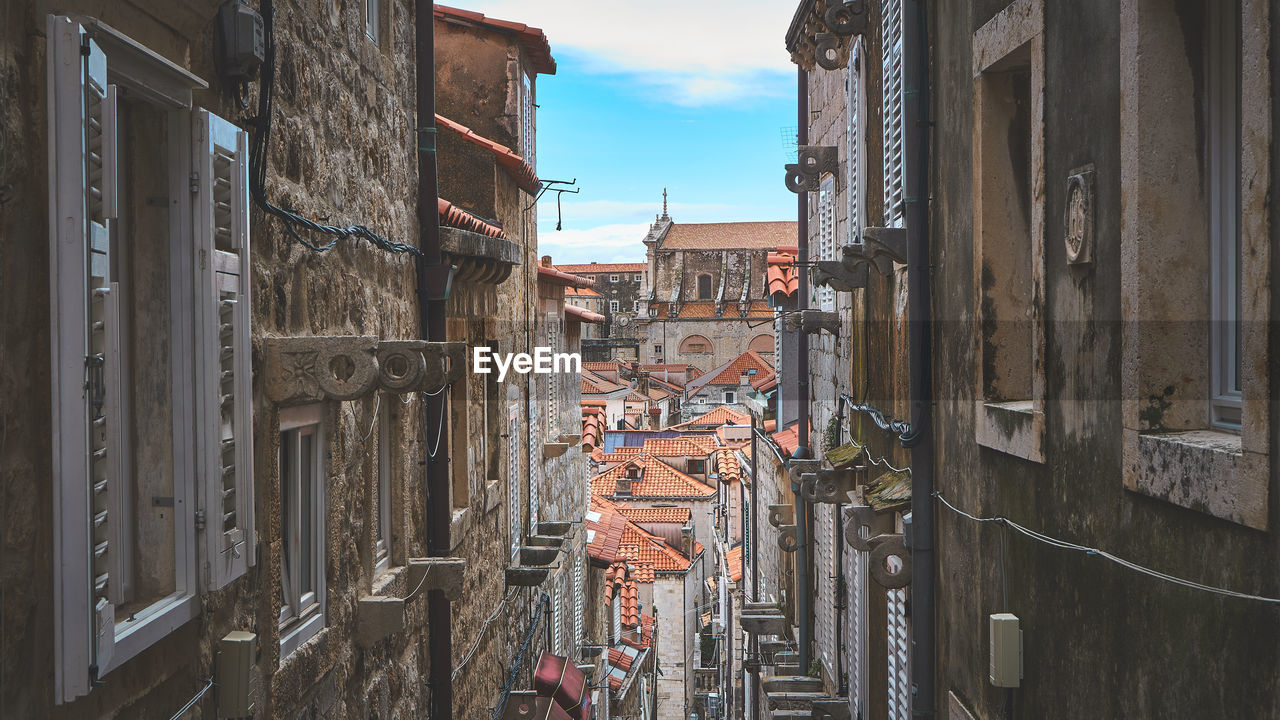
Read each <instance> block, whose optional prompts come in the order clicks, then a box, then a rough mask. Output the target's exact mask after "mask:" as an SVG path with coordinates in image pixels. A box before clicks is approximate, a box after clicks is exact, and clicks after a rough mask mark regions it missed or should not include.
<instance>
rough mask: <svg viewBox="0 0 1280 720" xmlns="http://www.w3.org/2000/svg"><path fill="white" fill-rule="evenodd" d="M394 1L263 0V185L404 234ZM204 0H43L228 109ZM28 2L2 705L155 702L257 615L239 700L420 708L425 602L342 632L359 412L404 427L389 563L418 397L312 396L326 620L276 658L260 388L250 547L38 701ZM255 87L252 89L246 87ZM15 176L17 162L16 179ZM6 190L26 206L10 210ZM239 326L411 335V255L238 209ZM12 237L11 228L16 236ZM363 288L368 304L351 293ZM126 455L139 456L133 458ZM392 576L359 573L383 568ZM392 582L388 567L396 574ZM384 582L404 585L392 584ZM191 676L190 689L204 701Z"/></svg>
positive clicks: (409, 500) (122, 710)
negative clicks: (133, 646) (227, 575)
mask: <svg viewBox="0 0 1280 720" xmlns="http://www.w3.org/2000/svg"><path fill="white" fill-rule="evenodd" d="M411 7H412V6H411V4H409V3H407V2H387V3H385V12H387V13H388V14H389V18H388V22H386V23H384V25H383V27H384V29H385V30H386V32H385V33H384V40H383V44H382V45H381V47H379V46H377V45H374V44H373V43H372V42H371V41H369V40H368V39H367V38H366V37H365V36H364V34H363V31H362V30H363V22H362V20H361V18H360V9H359V7H358V6H357V5H355V4H352V3H340V4H337V5H333V4H329V3H319V2H311V1H310V0H305V1H302V2H279V3H277V7H276V42H277V50H278V55H277V68H276V73H277V90H276V98H275V106H276V111H275V116H274V117H273V142H272V146H271V147H270V152H269V161H270V166H271V170H270V173H269V175H268V187H267V192H268V194H269V195H270V196H271V197H272V198H273V199H274V200H276V201H277V202H279V203H280V204H282V205H285V206H288V207H291V208H294V209H296V210H298V211H299V212H301V213H304V214H308V215H311V216H313V217H327V218H329V220H330V222H335V223H342V224H345V223H355V222H360V223H365V224H367V225H368V226H369V227H371V228H372V229H374V230H375V231H377V232H380V233H382V234H384V235H386V236H388V237H390V238H392V239H393V240H397V241H400V242H408V243H411V244H412V243H414V242H415V239H414V238H415V237H416V234H417V228H416V216H415V212H414V202H415V193H416V173H415V160H416V159H415V156H414V153H413V147H414V144H413V139H412V127H413V111H414V100H413V92H412V91H413V72H414V68H413V64H412V56H411V55H410V54H407V53H403V52H400V53H393V52H391V48H405V47H412V42H413V40H412V35H411V32H412V30H411V29H412V25H413V23H412V15H411ZM216 8H217V3H214V2H190V3H182V4H170V3H159V2H151V3H147V2H144V3H133V4H108V5H103V4H101V3H82V2H74V1H73V2H70V3H62V4H60V5H58V6H57V7H56V10H57V11H58V12H62V13H83V14H85V15H91V16H94V17H97V18H99V19H101V20H102V21H104V22H106V23H107V24H109V25H111V26H112V27H114V28H116V29H117V30H119V31H120V32H123V33H125V34H127V35H129V36H130V37H132V38H133V39H135V40H137V41H138V42H140V43H141V44H143V45H145V46H147V47H148V48H150V49H152V50H153V51H155V52H157V53H159V54H160V55H163V56H164V57H166V58H168V59H169V60H171V61H173V62H174V63H176V64H178V65H179V66H182V67H185V68H187V69H189V70H190V71H191V72H193V73H194V74H196V75H198V76H200V77H202V78H204V79H205V80H207V81H209V83H210V86H211V89H210V90H209V91H207V92H197V93H196V94H195V104H196V105H197V106H201V107H205V108H208V109H210V110H211V111H213V112H215V113H217V114H218V115H221V116H222V117H224V118H227V119H230V120H232V121H239V118H240V117H241V116H242V113H241V112H240V111H239V110H238V109H237V108H236V107H235V106H234V103H232V102H231V101H230V100H229V99H228V96H227V95H226V94H225V92H224V91H225V88H224V87H223V86H222V84H221V83H220V82H219V80H218V78H217V74H216V72H215V71H214V68H213V61H212V54H211V48H210V42H211V40H212V33H211V28H212V21H213V15H214V13H215V11H216ZM54 10H55V8H54V6H53V5H51V4H50V3H45V2H36V3H33V4H29V5H22V6H16V5H15V6H11V7H7V8H6V9H5V12H6V13H7V16H6V17H4V18H3V19H2V20H3V22H2V23H0V24H3V25H4V27H5V29H4V31H3V32H4V33H5V36H6V41H5V42H4V43H3V50H2V51H0V53H2V54H0V78H3V83H4V88H5V96H6V97H7V98H10V99H12V100H15V102H10V103H5V107H4V109H3V110H0V124H2V125H3V129H4V132H3V133H0V136H3V138H4V153H3V155H4V157H5V160H4V161H3V166H2V167H0V186H10V185H11V186H12V195H11V196H10V195H9V193H8V191H6V193H5V197H4V198H2V199H3V200H5V201H4V202H2V203H0V272H2V273H3V274H2V275H0V285H2V286H3V288H4V293H3V296H2V299H0V303H3V304H4V308H5V311H4V313H3V315H4V317H5V321H4V323H3V325H2V326H0V333H2V337H3V345H4V347H5V348H6V349H7V350H9V351H10V352H7V353H6V358H7V359H9V362H8V363H7V364H6V368H5V372H4V375H3V377H2V378H0V391H2V393H3V396H4V397H5V402H4V403H3V410H0V413H2V415H3V426H4V430H3V431H2V432H0V435H2V436H3V437H4V440H3V441H2V442H0V457H2V462H0V467H3V470H2V471H0V472H2V473H3V476H4V479H3V482H4V487H5V488H6V500H5V503H4V506H3V508H2V509H0V516H2V517H3V525H4V527H5V528H6V531H5V547H6V549H5V552H4V555H3V565H2V570H0V584H3V586H4V587H5V588H6V590H5V593H4V601H3V603H4V604H3V608H2V609H0V610H2V612H3V616H2V617H0V632H2V633H3V636H4V638H5V642H4V647H3V649H2V653H3V657H2V658H0V662H2V663H3V664H2V665H0V707H4V708H5V713H6V714H10V713H11V714H13V715H14V716H15V717H76V718H79V717H97V716H114V715H117V714H118V715H123V716H130V717H168V716H169V715H171V714H172V713H173V712H174V711H175V710H177V709H178V708H179V707H181V706H182V704H183V703H184V702H185V701H186V700H187V699H188V698H189V697H191V696H192V695H193V694H194V693H195V691H196V690H198V689H199V688H200V687H201V685H202V684H203V682H204V681H205V679H207V678H208V677H209V676H211V675H212V667H213V659H214V658H213V650H214V643H215V642H216V640H217V639H218V638H220V637H222V636H223V635H224V634H226V633H227V632H228V631H230V630H252V631H255V632H257V633H258V647H259V650H260V656H259V658H258V661H257V668H256V671H257V673H258V675H259V690H258V706H259V707H260V708H262V711H261V712H262V713H263V714H264V715H269V716H293V715H298V714H303V715H328V716H355V715H365V714H371V715H372V714H376V715H383V716H386V715H392V714H407V715H413V714H421V713H423V712H425V711H426V691H425V677H426V674H427V666H426V654H425V642H420V641H423V640H424V638H425V612H424V610H423V608H422V605H421V603H419V604H417V605H413V604H411V605H410V606H409V610H408V629H407V630H406V632H405V633H404V634H403V635H400V636H395V637H392V638H391V639H389V640H384V641H382V642H379V643H377V644H375V645H374V646H373V647H371V648H368V649H361V648H359V647H358V646H357V645H356V644H355V642H354V635H355V628H356V622H355V620H356V618H355V612H356V600H357V598H358V597H360V596H362V595H365V594H368V593H369V592H370V591H371V589H372V588H373V587H374V585H375V581H374V578H372V577H371V572H372V568H371V564H370V562H369V557H370V556H369V553H368V548H367V544H368V542H369V540H370V538H371V531H370V524H371V522H372V517H373V516H372V511H371V495H370V494H369V487H370V484H371V483H370V482H369V475H368V473H369V472H371V471H372V467H373V464H371V463H368V462H363V460H364V459H365V455H366V453H368V452H369V447H370V446H369V441H367V440H366V438H365V435H366V432H367V428H368V425H367V423H369V422H370V420H371V418H372V417H373V414H374V413H375V412H381V413H390V414H391V418H392V422H391V425H392V428H393V434H394V435H396V436H398V437H400V438H401V439H402V443H403V444H402V446H401V447H400V449H399V452H397V453H395V454H394V457H395V470H394V476H395V478H396V483H397V484H400V485H402V486H403V492H401V493H400V494H398V495H397V500H396V503H395V507H394V510H395V512H394V520H393V534H394V540H393V550H392V553H393V564H399V563H402V562H403V559H404V558H405V557H406V556H410V555H421V554H424V550H425V547H424V530H425V529H424V527H423V524H422V522H421V518H422V517H423V515H424V513H423V500H422V495H421V492H420V481H419V480H418V479H417V478H418V474H419V470H418V467H417V459H418V458H419V457H421V455H422V453H423V449H422V446H421V443H420V442H419V437H420V436H421V434H422V431H421V427H420V422H419V410H420V406H418V405H417V404H416V402H413V403H411V404H410V405H408V406H404V407H388V406H387V404H386V403H383V404H382V405H381V408H380V409H377V404H376V402H374V401H372V400H367V401H359V402H343V403H337V402H334V403H329V404H327V405H326V407H325V410H324V413H323V424H324V427H325V433H326V437H327V439H328V442H327V453H326V455H327V467H326V475H327V481H326V483H325V485H326V493H327V501H328V506H327V508H328V512H327V516H326V523H327V528H328V532H327V544H326V556H325V567H326V574H327V576H328V586H327V587H328V596H327V601H328V602H327V609H326V625H327V626H328V627H327V628H326V629H325V630H322V631H321V633H320V634H319V635H318V636H317V637H316V638H314V639H313V640H312V641H311V642H309V643H307V644H306V645H304V646H303V647H302V648H300V649H299V650H298V651H296V652H295V653H293V654H292V655H291V656H290V657H289V658H286V659H285V660H283V661H281V660H280V659H279V658H278V654H279V653H278V644H277V634H276V630H275V628H276V622H277V621H276V618H277V613H278V609H279V596H280V577H279V567H280V548H279V537H280V530H279V527H278V518H279V516H280V513H279V507H278V502H279V499H278V498H279V492H278V487H279V482H278V478H277V472H276V465H277V463H276V459H275V458H276V447H277V438H278V432H277V427H278V425H277V422H276V417H277V415H276V412H275V410H274V408H273V407H272V406H271V405H270V404H268V403H267V402H266V401H265V400H263V399H261V398H260V397H259V398H258V399H257V400H256V402H255V408H254V410H255V412H254V418H255V426H254V436H255V437H254V444H255V449H256V459H255V471H256V472H255V475H256V490H257V497H256V505H257V523H258V524H257V540H258V541H259V543H260V544H259V547H258V548H257V551H258V553H259V555H258V558H259V561H258V564H257V565H256V567H253V568H251V569H250V570H249V571H248V573H247V574H246V575H245V576H244V577H242V578H240V579H239V580H237V581H235V582H233V583H232V584H231V585H230V586H229V587H228V588H226V589H224V590H221V591H218V592H215V593H209V594H205V595H204V596H203V597H202V599H201V611H200V616H199V618H198V619H197V620H195V621H192V622H188V623H187V624H185V625H184V626H182V627H180V628H178V629H176V630H174V631H173V632H172V633H170V634H169V635H168V636H167V637H166V638H164V639H163V640H161V641H159V642H158V643H156V644H155V645H153V646H152V647H150V648H149V649H147V650H144V651H142V652H141V653H140V654H139V655H137V656H136V657H135V658H134V659H132V660H130V661H128V662H127V663H126V664H125V665H124V666H122V667H120V668H117V669H116V670H114V671H113V672H110V673H108V674H107V675H106V676H105V677H104V678H103V680H104V684H103V685H102V686H100V687H97V688H95V689H94V690H93V692H92V693H90V695H88V696H87V697H85V698H82V699H81V700H79V701H76V702H74V703H72V704H68V705H63V706H55V705H53V688H52V684H51V682H52V677H53V667H52V666H53V649H52V648H53V637H54V623H55V618H54V614H53V606H52V603H51V602H50V598H51V597H52V595H53V590H52V574H51V569H52V567H53V555H52V538H53V534H52V528H53V525H52V518H53V515H54V512H55V509H54V508H53V507H52V500H51V494H50V489H49V488H50V487H51V484H52V483H51V479H50V474H51V469H50V455H51V449H50V444H49V432H50V414H49V397H50V389H49V370H48V368H49V362H50V358H49V324H48V323H49V318H48V315H47V312H46V310H45V308H46V307H48V294H49V265H48V257H49V251H48V245H47V238H48V236H49V232H48V227H47V224H46V217H47V216H46V214H45V213H43V212H41V211H40V209H42V208H44V207H46V206H47V204H48V202H49V198H48V196H47V184H46V183H45V182H44V180H45V179H46V178H47V173H48V172H49V169H48V167H47V157H48V156H47V149H46V145H47V141H48V138H47V137H46V131H45V129H46V121H45V116H46V112H47V111H46V107H47V95H46V76H45V60H46V44H45V42H46V41H45V37H44V34H45V17H46V15H48V14H49V13H51V12H54ZM255 99H256V98H255ZM19 178H25V181H22V182H19ZM19 208H25V209H26V211H22V212H19V211H18V210H19ZM250 220H251V241H252V249H253V255H252V267H253V287H252V290H253V308H252V328H253V337H254V342H255V345H256V344H257V343H258V341H259V340H260V339H261V338H262V337H264V336H267V335H276V334H280V335H312V334H314V335H323V334H335V335H336V334H370V335H377V336H379V337H382V338H387V339H400V338H411V337H415V336H416V335H417V332H418V325H417V322H418V320H417V317H418V316H417V310H416V301H415V300H414V272H413V263H412V260H411V258H410V257H408V256H393V255H389V254H387V253H384V252H382V251H379V250H376V249H374V248H372V247H370V246H369V245H368V244H366V243H359V244H357V243H352V242H344V243H341V244H340V245H339V247H338V248H336V249H334V250H333V251H331V252H329V253H327V254H324V255H318V254H315V253H313V252H311V251H308V250H305V249H303V248H302V247H301V246H299V245H297V244H296V243H293V242H292V241H289V240H287V239H285V238H284V237H283V235H282V233H281V232H280V228H279V226H278V224H277V223H275V222H268V221H267V220H266V219H265V218H264V217H263V215H261V214H260V213H259V212H258V211H257V210H256V209H255V210H254V211H253V214H252V215H251V218H250ZM18 238H26V240H25V241H23V242H17V241H16V240H17V239H18ZM372 308H377V309H378V312H371V309H372ZM139 471H140V472H145V468H141V467H140V468H139ZM394 583H395V580H391V581H390V584H388V582H382V583H379V585H380V586H381V587H383V588H384V589H387V590H391V589H396V588H395V587H394ZM400 584H401V585H402V584H403V582H401V583H400ZM399 591H400V592H404V590H403V588H399ZM212 697H213V695H212V694H211V695H210V696H208V697H207V698H206V700H205V701H204V702H203V703H201V705H200V706H199V708H202V709H203V710H204V711H205V712H207V713H209V714H211V708H212V704H213V700H212Z"/></svg>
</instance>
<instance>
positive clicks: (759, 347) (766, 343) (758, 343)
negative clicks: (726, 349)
mask: <svg viewBox="0 0 1280 720" xmlns="http://www.w3.org/2000/svg"><path fill="white" fill-rule="evenodd" d="M747 349H748V350H755V351H756V352H758V353H760V354H761V355H772V354H773V336H772V335H769V334H767V333H766V334H764V335H757V336H755V337H753V338H751V344H750V345H748V346H747Z"/></svg>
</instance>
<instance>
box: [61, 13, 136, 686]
mask: <svg viewBox="0 0 1280 720" xmlns="http://www.w3.org/2000/svg"><path fill="white" fill-rule="evenodd" d="M47 29H48V32H47V37H48V42H49V50H48V53H47V57H48V75H47V77H48V83H49V88H48V98H49V133H48V137H49V166H50V173H49V198H50V203H49V227H50V248H49V256H50V260H49V264H50V273H49V281H50V318H51V328H50V359H51V363H52V366H51V372H50V375H51V385H52V388H53V398H52V407H51V415H52V417H51V419H52V428H53V437H52V448H53V463H52V468H53V475H54V478H55V481H54V496H53V525H54V554H55V567H56V568H57V572H56V573H55V577H54V604H55V619H54V626H55V629H54V636H55V638H54V644H55V669H54V685H55V700H56V702H58V703H62V702H67V701H70V700H74V699H75V698H77V697H80V696H82V695H85V694H88V692H89V690H90V687H91V685H90V682H91V677H90V675H91V666H92V667H93V668H105V667H107V666H108V664H109V663H110V661H111V658H112V656H113V654H114V649H115V606H116V602H117V601H118V600H119V599H120V598H121V597H122V592H123V589H122V588H123V584H122V580H123V573H122V572H121V571H120V568H119V563H120V561H121V559H122V558H123V556H124V555H125V553H123V552H121V551H120V550H119V549H118V548H119V528H120V521H121V516H122V514H121V513H120V512H119V508H118V501H119V498H120V496H121V493H120V488H119V483H120V481H121V479H122V472H121V468H122V467H124V465H123V463H124V459H125V457H126V453H125V451H124V449H123V445H122V435H123V434H122V432H121V430H122V424H121V415H120V412H119V410H120V407H121V403H120V397H121V393H122V391H123V386H122V384H121V372H120V370H121V368H120V354H119V326H118V324H117V322H116V319H117V318H118V317H119V308H118V306H117V302H118V300H117V299H118V297H119V293H118V291H117V292H115V293H113V292H112V287H111V242H110V234H109V232H108V227H109V225H108V224H109V222H110V221H111V219H112V218H113V217H114V215H115V201H114V199H115V167H116V161H115V154H116V132H115V129H116V123H115V112H114V108H115V91H114V88H112V87H110V86H109V85H108V84H107V58H106V55H105V54H104V53H103V52H102V50H101V48H99V47H98V45H97V43H95V42H94V41H93V40H92V39H91V38H89V37H88V35H87V34H86V33H85V31H84V28H83V27H81V26H80V25H79V24H78V23H76V22H75V21H74V20H72V19H70V18H68V17H64V16H50V17H49V19H48V28H47Z"/></svg>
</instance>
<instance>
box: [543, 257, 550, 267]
mask: <svg viewBox="0 0 1280 720" xmlns="http://www.w3.org/2000/svg"><path fill="white" fill-rule="evenodd" d="M542 267H551V256H550V255H543V256H542Z"/></svg>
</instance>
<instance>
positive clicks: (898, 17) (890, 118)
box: [880, 0, 906, 228]
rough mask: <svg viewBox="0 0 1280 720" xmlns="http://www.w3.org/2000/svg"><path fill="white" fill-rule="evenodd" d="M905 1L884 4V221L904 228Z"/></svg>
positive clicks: (882, 31) (893, 0)
mask: <svg viewBox="0 0 1280 720" xmlns="http://www.w3.org/2000/svg"><path fill="white" fill-rule="evenodd" d="M902 3H903V0H884V2H883V3H881V5H880V13H881V15H880V35H881V40H880V42H881V50H880V53H881V54H880V63H881V65H880V76H881V78H882V80H881V102H882V103H883V115H882V118H881V120H882V126H881V128H882V132H883V139H884V224H885V227H891V228H900V227H902V223H903V218H904V214H905V210H906V208H905V205H904V203H903V196H904V193H903V188H904V185H905V183H906V179H905V175H904V169H905V168H904V166H903V162H904V161H903V157H902V152H903V147H902V141H903V137H904V133H903V128H902Z"/></svg>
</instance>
